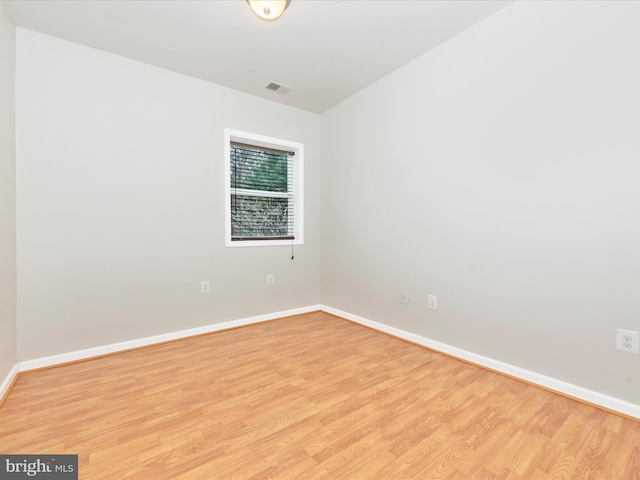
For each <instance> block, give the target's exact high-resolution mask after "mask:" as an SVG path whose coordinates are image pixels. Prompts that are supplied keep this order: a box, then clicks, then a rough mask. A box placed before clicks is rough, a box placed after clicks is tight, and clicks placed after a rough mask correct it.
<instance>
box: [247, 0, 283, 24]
mask: <svg viewBox="0 0 640 480" xmlns="http://www.w3.org/2000/svg"><path fill="white" fill-rule="evenodd" d="M290 1H291V0H247V3H248V4H249V6H250V7H251V10H252V11H253V13H255V14H256V16H257V17H258V18H259V19H260V20H264V21H265V22H273V21H275V20H278V19H279V18H280V17H281V16H282V14H283V13H284V11H285V10H286V9H287V7H288V6H289V2H290Z"/></svg>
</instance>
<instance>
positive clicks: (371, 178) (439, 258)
mask: <svg viewBox="0 0 640 480" xmlns="http://www.w3.org/2000/svg"><path fill="white" fill-rule="evenodd" d="M639 24H640V2H576V1H570V2H516V3H514V4H512V5H510V6H508V7H506V8H505V9H503V10H501V11H499V12H498V13H497V14H495V15H494V16H492V17H490V18H489V19H487V20H485V21H483V22H481V23H479V24H477V25H476V26H474V27H472V28H471V29H469V30H467V31H465V32H463V33H462V34H460V35H459V36H457V37H455V38H454V39H452V40H450V41H448V42H446V43H445V44H443V45H441V46H440V47H438V48H436V49H435V50H433V51H431V52H430V53H428V54H426V55H424V56H422V57H421V58H419V59H418V60H416V61H414V62H412V63H411V64H409V65H407V66H405V67H403V68H401V69H400V70H398V71H396V72H394V73H393V74H391V75H389V76H388V77H386V78H384V79H382V80H381V81H379V82H377V83H376V84H374V85H372V86H370V87H369V88H367V89H365V90H363V91H361V92H360V93H358V94H356V95H354V96H353V97H351V98H350V99H348V100H347V101H345V102H343V103H342V104H340V105H338V106H336V107H334V108H333V109H331V110H329V111H328V112H326V113H324V114H323V115H322V122H321V129H322V139H321V141H322V154H323V162H324V164H323V186H322V188H323V190H322V192H323V203H322V221H321V226H322V248H323V264H322V265H323V266H322V281H323V303H324V304H327V305H331V306H332V307H335V308H338V309H341V310H343V311H347V312H350V313H353V314H356V315H360V316H363V317H366V318H369V319H372V320H375V321H378V322H382V323H387V324H390V325H392V326H395V327H398V328H401V329H404V330H407V331H410V332H413V333H416V334H419V335H422V336H425V337H429V338H432V339H435V340H439V341H441V342H444V343H447V344H450V345H454V346H457V347H460V348H463V349H466V350H469V351H472V352H475V353H478V354H481V355H485V356H488V357H492V358H494V359H497V360H501V361H504V362H507V363H511V364H514V365H516V366H520V367H522V368H526V369H529V370H532V371H536V372H538V373H541V374H545V375H549V376H551V377H555V378H557V379H560V380H564V381H567V382H570V383H574V384H577V385H580V386H582V387H586V388H588V389H591V390H595V391H598V392H601V393H605V394H608V395H612V396H614V397H617V398H621V399H624V400H627V401H630V402H633V403H636V404H639V403H640V387H639V384H640V357H638V356H637V355H633V354H629V353H624V352H620V351H616V350H615V331H616V328H617V327H623V328H628V329H633V330H640V301H638V292H640V247H639V246H640V187H639V186H640V133H639V132H640V87H639V86H640V62H638V61H637V59H638V45H640V29H638V25H639ZM401 290H407V291H408V292H409V294H410V296H411V298H412V300H411V302H410V303H409V304H408V305H401V304H400V303H399V292H400V291H401ZM427 293H434V294H437V295H438V299H439V310H438V311H437V312H434V311H430V310H428V309H427V301H426V296H427Z"/></svg>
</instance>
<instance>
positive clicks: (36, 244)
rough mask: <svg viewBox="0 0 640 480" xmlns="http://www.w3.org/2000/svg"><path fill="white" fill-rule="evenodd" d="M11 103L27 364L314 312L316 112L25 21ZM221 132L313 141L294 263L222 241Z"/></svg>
mask: <svg viewBox="0 0 640 480" xmlns="http://www.w3.org/2000/svg"><path fill="white" fill-rule="evenodd" d="M16 102H17V117H16V118H17V120H16V122H17V127H16V128H17V148H18V155H17V171H18V173H17V175H18V185H17V188H18V207H17V215H18V222H17V231H18V278H19V284H18V359H19V360H20V361H24V360H30V359H34V358H39V357H45V356H48V355H54V354H59V353H66V352H70V351H75V350H79V349H84V348H90V347H95V346H101V345H107V344H111V343H116V342H121V341H126V340H132V339H137V338H142V337H147V336H151V335H156V334H161V333H166V332H173V331H178V330H184V329H188V328H194V327H198V326H202V325H208V324H215V323H220V322H223V321H229V320H234V319H240V318H246V317H251V316H254V315H261V314H266V313H270V312H278V311H282V310H287V309H292V308H297V307H302V306H308V305H313V304H317V303H319V301H320V286H319V261H320V250H319V233H318V227H319V180H318V179H319V175H320V170H319V153H318V152H319V118H318V116H317V115H315V114H311V113H307V112H304V111H301V110H297V109H293V108H291V107H286V106H283V105H279V104H276V103H273V102H269V101H266V100H263V99H259V98H256V97H252V96H249V95H246V94H242V93H239V92H235V91H233V90H229V89H226V88H223V87H219V86H216V85H212V84H209V83H206V82H204V81H200V80H196V79H193V78H190V77H187V76H183V75H179V74H176V73H174V72H169V71H166V70H162V69H160V68H156V67H153V66H150V65H146V64H142V63H139V62H135V61H132V60H129V59H126V58H122V57H118V56H115V55H112V54H108V53H105V52H101V51H97V50H94V49H91V48H87V47H84V46H80V45H77V44H73V43H69V42H66V41H62V40H59V39H56V38H53V37H49V36H46V35H42V34H38V33H35V32H32V31H29V30H24V29H20V28H19V29H18V33H17V91H16ZM225 128H233V129H237V130H242V131H247V132H252V133H257V134H262V135H268V136H272V137H276V138H282V139H287V140H292V141H297V142H302V143H304V145H305V167H306V168H305V170H306V182H305V220H306V225H305V245H304V246H300V247H296V255H295V256H296V258H295V260H293V261H292V260H291V247H289V248H281V247H262V248H261V247H257V248H226V247H225V234H224V225H225V223H224V179H223V170H224V163H223V154H224V129H225ZM268 273H273V274H275V278H276V285H274V286H271V287H267V285H266V275H267V274H268ZM204 279H209V280H211V290H212V292H211V293H210V294H208V295H206V294H200V293H199V289H200V280H204Z"/></svg>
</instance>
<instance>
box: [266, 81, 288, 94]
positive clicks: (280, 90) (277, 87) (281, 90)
mask: <svg viewBox="0 0 640 480" xmlns="http://www.w3.org/2000/svg"><path fill="white" fill-rule="evenodd" d="M267 90H273V91H274V92H278V93H288V92H290V91H291V87H287V86H286V85H281V84H279V83H275V82H271V83H270V84H269V85H267Z"/></svg>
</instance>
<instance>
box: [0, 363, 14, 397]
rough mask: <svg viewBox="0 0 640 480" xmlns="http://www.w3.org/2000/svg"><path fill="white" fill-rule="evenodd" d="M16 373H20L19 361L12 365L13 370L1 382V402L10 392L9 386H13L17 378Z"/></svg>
mask: <svg viewBox="0 0 640 480" xmlns="http://www.w3.org/2000/svg"><path fill="white" fill-rule="evenodd" d="M16 375H18V364H17V363H16V364H15V365H14V366H13V367H11V370H9V373H7V376H6V377H4V380H2V383H0V403H1V402H2V399H3V398H4V396H5V395H6V394H7V393H9V388H10V387H11V385H13V381H14V380H15V378H16Z"/></svg>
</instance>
